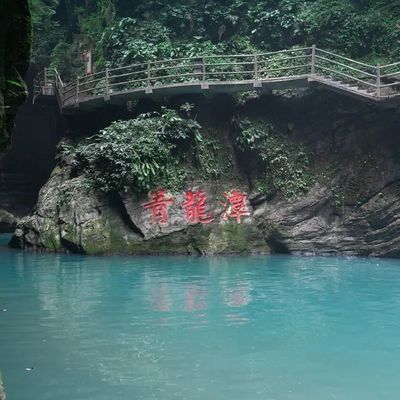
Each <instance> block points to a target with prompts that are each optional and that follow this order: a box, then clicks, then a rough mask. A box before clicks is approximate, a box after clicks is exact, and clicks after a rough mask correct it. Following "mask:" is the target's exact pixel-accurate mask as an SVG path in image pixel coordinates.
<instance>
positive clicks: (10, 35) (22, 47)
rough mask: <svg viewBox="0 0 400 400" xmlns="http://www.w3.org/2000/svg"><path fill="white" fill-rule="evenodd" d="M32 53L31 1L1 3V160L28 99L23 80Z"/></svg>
mask: <svg viewBox="0 0 400 400" xmlns="http://www.w3.org/2000/svg"><path fill="white" fill-rule="evenodd" d="M30 51H31V21H30V12H29V5H28V0H1V1H0V156H1V155H2V154H4V152H5V151H6V150H7V148H8V146H9V145H10V134H11V130H12V128H13V126H14V118H15V114H16V112H17V109H18V107H19V106H20V105H21V104H22V103H23V101H24V100H25V99H26V96H27V90H26V85H25V82H24V80H23V78H24V76H25V74H26V72H27V69H28V66H29V58H30Z"/></svg>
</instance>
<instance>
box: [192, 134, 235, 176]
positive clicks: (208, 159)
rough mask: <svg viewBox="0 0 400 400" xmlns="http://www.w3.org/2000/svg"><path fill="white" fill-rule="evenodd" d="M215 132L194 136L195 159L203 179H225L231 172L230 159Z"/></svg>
mask: <svg viewBox="0 0 400 400" xmlns="http://www.w3.org/2000/svg"><path fill="white" fill-rule="evenodd" d="M216 136H217V135H216V134H215V132H208V134H207V135H203V136H201V137H197V138H196V145H195V150H196V161H197V163H198V170H199V172H200V175H201V177H202V178H203V179H226V178H229V177H231V174H232V159H231V155H230V154H229V151H227V149H226V147H225V146H224V145H223V144H222V143H220V141H219V140H218V139H217V138H216Z"/></svg>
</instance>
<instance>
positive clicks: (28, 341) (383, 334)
mask: <svg viewBox="0 0 400 400" xmlns="http://www.w3.org/2000/svg"><path fill="white" fill-rule="evenodd" d="M0 240H1V239H0ZM4 242H5V238H4V237H3V243H4ZM2 310H4V311H2ZM32 367H33V370H29V369H31V368H32ZM27 369H28V370H27ZM0 370H1V371H2V372H3V378H4V381H5V383H6V387H7V392H8V398H9V399H10V400H31V399H34V400H36V399H37V400H39V399H40V400H55V399H57V400H67V399H68V400H70V399H76V400H133V399H134V400H136V399H138V400H147V399H160V400H170V399H188V400H191V399H193V400H200V399H201V400H204V399H207V400H208V399H209V400H258V399H268V400H274V399H276V400H289V399H290V400H292V399H293V400H327V399H335V400H358V399H362V400H377V399H379V400H386V399H387V400H395V399H396V400H397V399H398V398H399V392H400V379H399V373H400V261H398V260H368V259H339V258H300V257H286V256H272V257H243V258H233V257H229V258H187V257H169V258H168V257H110V258H97V257H81V256H67V255H51V254H30V253H23V252H20V251H12V250H8V249H6V248H3V249H1V250H0Z"/></svg>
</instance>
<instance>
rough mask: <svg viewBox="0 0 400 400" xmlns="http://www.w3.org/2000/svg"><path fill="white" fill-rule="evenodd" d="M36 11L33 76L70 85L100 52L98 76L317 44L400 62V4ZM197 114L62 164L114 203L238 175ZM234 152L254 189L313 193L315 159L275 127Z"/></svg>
mask: <svg viewBox="0 0 400 400" xmlns="http://www.w3.org/2000/svg"><path fill="white" fill-rule="evenodd" d="M30 2H31V9H32V14H33V25H34V62H35V64H36V66H37V68H42V67H44V66H48V65H51V66H53V67H56V68H57V69H58V70H59V71H60V72H61V75H62V76H63V77H64V78H65V79H69V78H71V77H74V76H76V75H77V74H81V73H82V71H83V57H82V55H83V52H84V50H87V49H92V51H93V58H94V66H95V70H100V69H102V68H105V67H107V66H113V67H115V66H120V65H129V64H132V63H137V62H146V61H147V60H154V59H158V58H174V57H190V56H196V55H199V54H203V55H207V54H227V53H230V54H235V53H255V52H261V51H269V50H279V49H282V48H291V47H297V46H303V45H306V46H310V45H312V44H317V45H318V46H319V47H322V48H325V49H331V50H333V51H336V52H339V53H342V54H344V55H347V56H350V57H352V58H357V59H362V60H364V61H367V62H369V63H377V62H388V61H392V60H395V61H397V60H398V58H399V56H400V49H399V43H400V5H399V4H398V1H397V0H396V1H394V0H392V1H384V0H353V1H349V0H185V1H182V0H146V1H143V0H135V1H132V0H30ZM100 85H101V82H100ZM99 90H101V88H100V89H99ZM241 96H242V95H241ZM241 96H238V97H241ZM242 97H243V96H242ZM190 110H191V105H190V104H186V105H183V107H182V109H181V110H180V112H176V111H172V110H168V109H164V111H163V112H162V113H161V114H146V115H141V116H139V118H136V119H132V120H129V121H118V122H114V123H113V124H112V125H110V126H109V127H108V128H106V129H104V130H103V131H101V132H100V133H99V134H98V135H96V136H94V137H92V138H89V139H88V140H87V141H85V142H81V143H79V144H78V145H77V146H76V147H70V146H64V154H67V155H69V156H71V157H72V159H73V164H74V168H75V171H76V172H77V173H78V174H83V175H85V176H86V178H88V179H87V182H89V183H90V185H91V186H92V187H94V188H95V189H100V190H103V191H106V192H112V191H121V190H128V189H134V190H136V191H139V192H140V191H147V190H149V189H152V188H154V187H155V186H157V185H164V186H166V187H172V188H178V187H181V186H182V185H183V184H184V182H185V181H187V180H188V179H190V178H191V171H194V170H196V171H197V175H198V176H201V177H202V178H205V179H217V178H221V177H228V172H229V171H230V172H232V168H230V167H231V164H230V163H231V160H229V158H227V157H224V154H223V151H222V149H223V148H224V144H223V143H220V142H219V139H216V137H217V136H218V135H212V134H211V135H207V132H206V130H205V129H201V127H200V126H199V125H198V124H197V122H196V121H195V120H194V119H192V118H190ZM236 146H237V148H236V150H237V152H238V154H239V157H240V153H242V154H244V155H246V156H247V159H251V160H256V164H257V165H256V168H255V175H256V176H255V178H256V181H257V186H258V187H257V189H259V190H262V191H265V192H269V193H274V194H276V193H281V194H283V195H284V196H285V197H294V196H296V195H298V194H300V193H302V192H304V191H306V190H307V188H308V186H309V184H310V182H311V178H310V157H309V154H308V152H307V151H306V150H305V149H303V148H301V147H298V146H297V147H296V146H294V145H293V144H292V143H291V142H290V140H289V139H288V138H287V137H285V136H284V135H282V134H280V133H279V132H278V131H277V130H276V129H275V128H274V127H273V126H272V125H270V124H268V122H265V121H258V120H243V121H240V123H239V124H238V135H237V141H236ZM195 175H196V174H195V173H193V177H195Z"/></svg>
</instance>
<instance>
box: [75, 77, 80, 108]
mask: <svg viewBox="0 0 400 400" xmlns="http://www.w3.org/2000/svg"><path fill="white" fill-rule="evenodd" d="M75 107H79V76H77V77H76V99H75Z"/></svg>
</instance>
